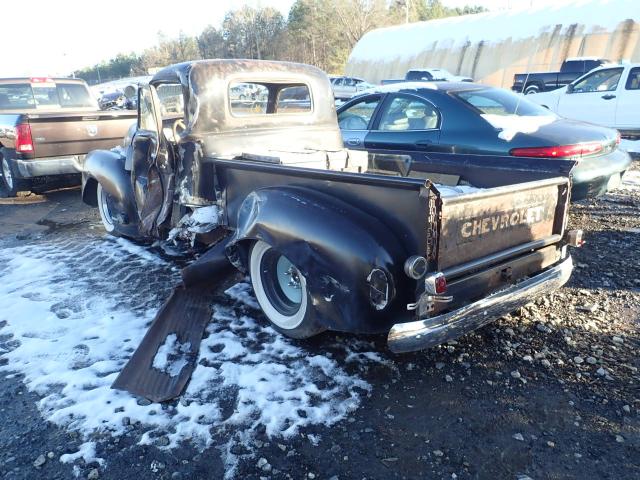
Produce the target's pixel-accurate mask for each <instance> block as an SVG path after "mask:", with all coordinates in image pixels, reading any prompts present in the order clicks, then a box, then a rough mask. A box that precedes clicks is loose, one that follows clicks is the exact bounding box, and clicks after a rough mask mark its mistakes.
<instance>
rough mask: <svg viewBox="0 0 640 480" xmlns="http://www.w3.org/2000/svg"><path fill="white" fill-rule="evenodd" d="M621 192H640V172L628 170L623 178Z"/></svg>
mask: <svg viewBox="0 0 640 480" xmlns="http://www.w3.org/2000/svg"><path fill="white" fill-rule="evenodd" d="M618 189H619V190H640V170H627V171H626V172H625V174H624V175H623V176H622V183H621V184H620V187H618Z"/></svg>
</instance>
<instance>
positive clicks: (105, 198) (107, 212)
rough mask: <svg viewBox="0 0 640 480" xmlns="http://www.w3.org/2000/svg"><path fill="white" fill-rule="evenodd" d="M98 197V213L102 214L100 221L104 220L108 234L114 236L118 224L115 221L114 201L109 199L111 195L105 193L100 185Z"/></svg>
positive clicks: (97, 192) (103, 223)
mask: <svg viewBox="0 0 640 480" xmlns="http://www.w3.org/2000/svg"><path fill="white" fill-rule="evenodd" d="M96 196H97V199H98V212H100V220H102V225H103V226H104V229H105V230H106V231H107V233H110V234H112V235H114V230H115V229H116V224H115V221H114V219H113V213H112V212H113V207H112V201H111V198H110V197H109V194H108V193H107V192H105V191H104V189H103V188H102V185H100V184H99V183H98V186H97V190H96Z"/></svg>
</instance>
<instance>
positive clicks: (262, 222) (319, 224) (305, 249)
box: [227, 187, 415, 333]
mask: <svg viewBox="0 0 640 480" xmlns="http://www.w3.org/2000/svg"><path fill="white" fill-rule="evenodd" d="M230 223H232V220H231V219H230ZM255 240H263V241H265V242H267V243H268V244H270V245H271V246H273V247H274V248H276V249H277V250H278V251H280V252H281V253H282V254H284V255H285V256H286V257H287V258H289V260H291V261H292V262H293V263H294V264H295V265H296V266H297V267H298V268H299V269H300V271H301V273H302V274H303V275H304V276H305V277H306V279H307V286H308V289H309V294H310V296H311V303H312V304H313V306H314V311H315V315H316V318H317V320H318V321H319V322H320V323H321V324H322V325H323V326H325V327H327V328H328V329H331V330H338V331H348V332H354V333H378V332H383V331H387V330H388V329H389V328H390V325H391V324H393V323H395V322H397V318H398V317H399V316H401V315H403V314H405V315H406V304H407V303H409V302H412V301H413V299H411V300H409V299H410V298H412V297H413V296H414V293H415V282H414V283H413V284H411V282H410V280H409V278H408V277H406V275H404V273H403V271H402V266H403V262H404V260H405V259H406V258H407V256H408V255H407V254H406V252H405V251H404V249H403V248H402V245H403V244H402V242H401V241H400V240H399V239H398V238H396V236H395V234H394V233H393V232H392V231H391V230H390V229H389V228H387V227H386V226H385V225H383V224H382V223H381V222H380V221H379V220H378V219H376V218H374V217H372V216H371V215H369V214H367V213H365V212H363V211H361V210H359V209H358V208H356V207H354V206H352V205H349V204H347V203H345V202H343V201H341V200H339V199H337V198H335V197H332V196H329V195H326V194H323V193H319V192H317V191H314V190H310V189H308V188H304V187H274V188H265V189H261V190H258V191H254V192H252V193H251V194H250V195H248V196H247V197H246V198H245V200H244V202H243V204H242V206H241V208H240V210H239V211H238V218H237V228H236V230H235V233H234V235H233V237H232V238H231V239H230V242H229V244H228V247H227V254H228V256H229V257H230V259H231V260H232V261H234V260H235V262H234V263H235V264H236V265H237V266H238V265H244V266H245V267H246V265H247V264H248V261H247V260H248V258H247V257H248V253H249V248H250V246H251V244H252V243H253V241H255ZM375 269H379V270H382V271H384V273H385V275H386V278H387V279H388V280H389V290H388V296H387V297H388V301H387V303H386V306H385V307H384V308H380V307H381V304H380V303H378V305H377V307H376V305H374V304H372V302H371V301H370V294H369V292H370V285H369V280H368V279H370V278H371V273H372V271H373V270H375ZM377 274H378V275H379V272H377ZM373 278H375V275H374V277H373Z"/></svg>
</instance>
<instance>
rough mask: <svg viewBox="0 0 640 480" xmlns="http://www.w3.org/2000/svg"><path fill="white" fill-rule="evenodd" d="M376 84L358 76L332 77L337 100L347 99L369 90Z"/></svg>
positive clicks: (332, 85)
mask: <svg viewBox="0 0 640 480" xmlns="http://www.w3.org/2000/svg"><path fill="white" fill-rule="evenodd" d="M373 86H374V85H373V84H371V83H367V82H365V81H364V80H363V79H361V78H356V77H334V78H332V79H331V88H332V89H333V96H334V97H335V99H336V100H347V99H349V98H351V97H353V96H354V95H355V94H356V93H359V92H362V91H364V90H367V89H369V88H371V87H373Z"/></svg>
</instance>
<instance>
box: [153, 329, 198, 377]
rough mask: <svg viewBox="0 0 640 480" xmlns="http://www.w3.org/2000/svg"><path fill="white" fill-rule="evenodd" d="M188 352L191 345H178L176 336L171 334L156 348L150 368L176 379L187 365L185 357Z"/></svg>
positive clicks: (188, 343)
mask: <svg viewBox="0 0 640 480" xmlns="http://www.w3.org/2000/svg"><path fill="white" fill-rule="evenodd" d="M190 352H191V343H190V342H185V343H180V342H179V341H178V336H177V335H176V334H175V333H172V334H170V335H167V338H166V339H165V341H164V343H163V344H162V345H160V347H159V348H158V351H157V352H156V355H155V357H153V364H152V366H153V368H155V369H156V370H160V371H161V372H164V373H166V374H168V375H169V376H171V377H177V376H178V375H180V372H181V371H182V369H183V368H184V367H185V366H186V365H187V364H188V363H189V360H188V358H187V355H188V354H189V353H190Z"/></svg>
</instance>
